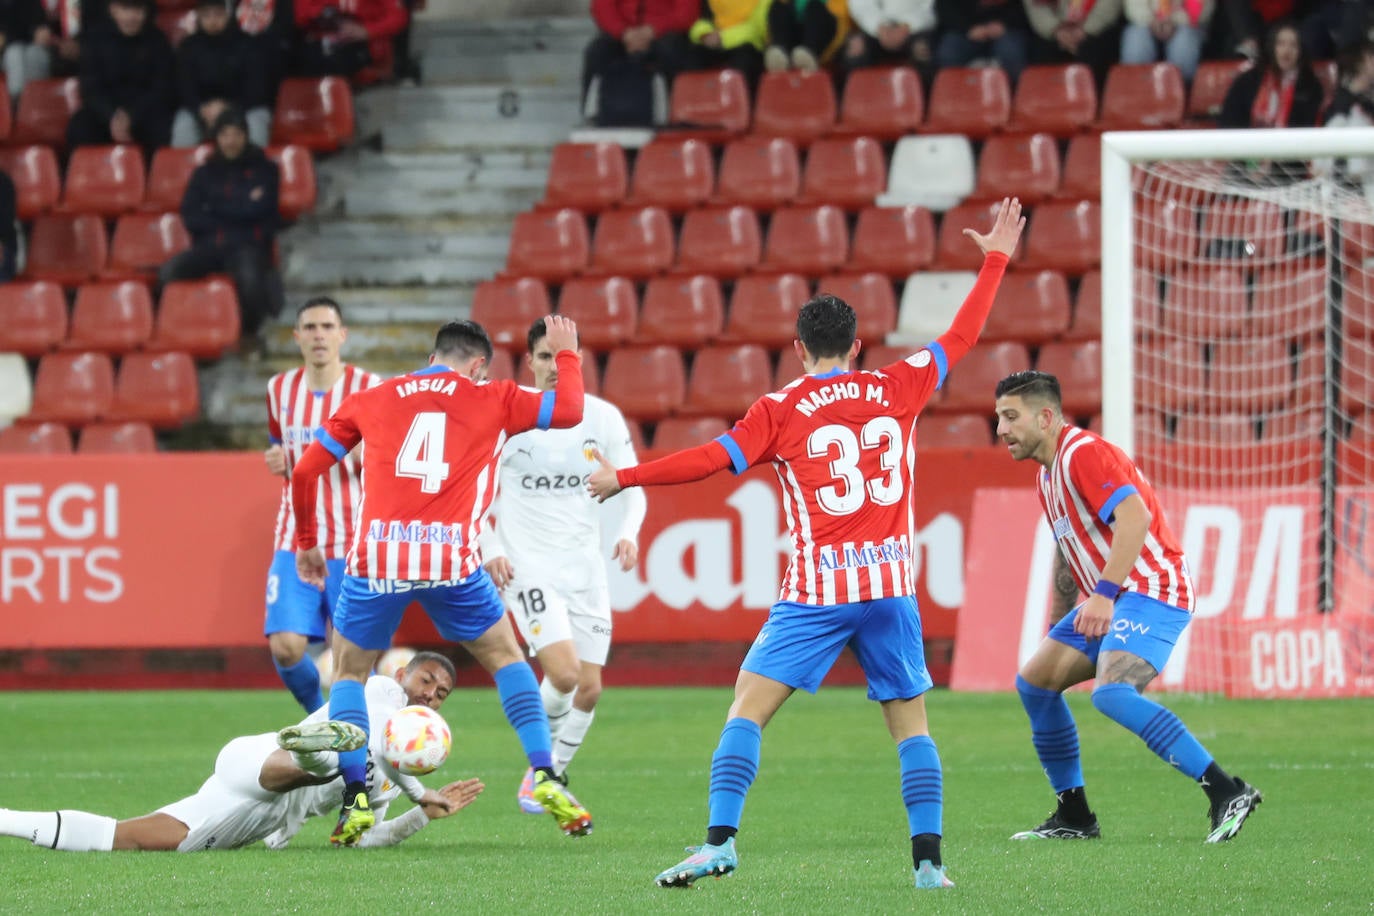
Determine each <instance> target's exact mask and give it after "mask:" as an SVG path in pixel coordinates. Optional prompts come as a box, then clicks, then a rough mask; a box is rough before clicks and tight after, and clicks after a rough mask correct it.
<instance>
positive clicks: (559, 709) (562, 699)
mask: <svg viewBox="0 0 1374 916" xmlns="http://www.w3.org/2000/svg"><path fill="white" fill-rule="evenodd" d="M576 693H577V691H576V690H574V691H573V692H572V693H561V692H559V690H558V688H557V687H555V686H553V684H552V683H551V682H550V681H549V679H548V678H544V680H542V681H540V682H539V696H540V697H541V698H542V699H543V700H544V713H545V714H546V715H547V716H548V717H549V737H550V738H552V739H553V740H554V742H555V743H557V742H558V735H559V733H560V732H561V731H562V730H563V723H564V722H565V721H566V719H567V717H568V710H570V709H572V701H573V696H574V695H575V694H576ZM578 740H579V741H580V740H582V739H580V738H579V739H578Z"/></svg>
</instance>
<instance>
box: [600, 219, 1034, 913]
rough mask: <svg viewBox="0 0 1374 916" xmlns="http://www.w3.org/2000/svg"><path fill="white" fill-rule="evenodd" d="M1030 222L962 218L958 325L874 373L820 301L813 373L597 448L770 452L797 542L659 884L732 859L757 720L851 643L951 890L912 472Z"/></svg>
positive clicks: (702, 466)
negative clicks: (710, 434)
mask: <svg viewBox="0 0 1374 916" xmlns="http://www.w3.org/2000/svg"><path fill="white" fill-rule="evenodd" d="M1024 225H1025V220H1024V219H1023V218H1022V217H1021V204H1020V202H1019V201H1017V200H1015V199H1008V200H1003V201H1002V205H1001V207H1000V208H999V209H998V212H997V216H996V218H995V220H994V223H993V227H992V230H991V231H990V232H989V233H988V234H987V235H982V234H979V233H977V232H975V231H973V230H972V229H965V230H964V233H965V235H967V236H969V238H971V239H972V240H973V241H974V242H975V243H976V244H977V245H978V247H979V248H980V249H981V250H982V251H983V253H984V255H985V258H984V260H983V267H982V270H980V271H979V273H978V279H977V281H976V282H975V283H974V286H973V289H972V291H971V292H970V293H969V295H968V298H967V299H965V300H964V304H963V305H962V306H961V307H960V309H959V312H958V314H957V315H955V318H954V323H953V324H952V325H951V326H950V329H949V330H948V331H946V332H945V333H944V334H942V335H940V337H939V338H938V339H936V340H935V341H934V342H933V343H931V344H929V345H927V346H926V347H924V348H923V349H921V350H918V351H917V352H916V353H914V354H913V355H911V356H909V357H907V358H906V359H904V360H901V361H900V362H895V363H893V364H891V365H889V366H884V367H883V368H882V369H880V370H878V371H872V372H855V371H852V370H851V369H850V368H849V366H850V363H851V362H852V361H853V360H854V358H855V357H856V356H858V354H859V348H860V346H861V345H862V342H861V341H859V340H857V339H856V338H855V326H856V321H855V315H854V310H853V309H852V308H850V307H849V306H848V305H847V304H846V303H844V302H842V301H841V300H839V299H836V298H835V297H834V296H827V295H822V296H817V297H815V298H814V299H812V300H811V301H810V302H808V303H806V305H804V306H803V307H802V310H801V313H800V314H799V315H798V317H797V338H798V339H797V340H796V341H795V342H794V343H793V349H794V350H795V351H796V354H797V356H799V357H800V358H801V361H802V366H803V368H804V369H805V371H806V375H804V376H802V377H801V378H800V379H797V380H796V381H794V382H792V383H791V384H789V385H788V386H786V387H785V388H783V389H782V390H780V391H775V392H772V393H771V394H767V395H764V396H763V397H761V398H759V400H757V401H755V402H754V405H753V406H752V407H750V408H749V411H748V413H746V414H745V416H744V419H742V420H740V421H739V422H738V423H736V424H735V427H734V428H733V429H732V430H730V431H729V432H728V433H725V434H723V435H721V436H719V437H718V438H716V439H714V440H713V441H711V442H708V443H707V444H705V445H702V446H698V447H696V448H690V449H684V450H682V451H679V452H674V453H673V454H671V455H669V456H667V457H665V458H660V459H658V460H657V461H651V462H649V463H647V464H641V465H638V466H636V467H628V468H621V469H619V470H617V469H616V468H615V467H613V466H612V465H611V464H610V463H609V462H606V461H605V460H604V459H603V460H602V461H601V467H600V468H598V469H597V470H596V471H594V472H592V475H591V481H590V484H589V486H590V488H591V490H592V492H593V493H594V494H595V495H596V496H597V497H598V498H600V499H606V498H608V497H610V496H613V495H614V494H616V493H618V492H619V491H620V490H621V489H622V488H624V487H633V486H644V485H648V484H670V483H684V482H686V481H690V480H700V479H701V478H703V477H707V476H709V475H711V474H713V473H715V472H716V471H719V470H723V469H724V468H731V469H732V470H734V471H735V472H736V473H740V472H742V471H744V470H745V469H746V468H748V467H751V466H753V465H755V464H759V463H762V462H765V461H767V462H771V463H772V465H773V468H774V470H775V471H776V472H777V475H778V480H779V482H780V483H781V485H782V488H783V505H784V506H785V507H786V511H787V520H788V526H789V528H790V530H791V535H792V543H793V545H794V553H793V555H792V559H791V562H790V564H789V565H788V568H787V572H786V573H785V575H784V578H783V583H782V591H781V595H780V596H779V600H778V602H777V603H776V604H774V605H773V608H772V611H771V612H770V613H769V615H768V621H767V622H766V623H765V624H764V625H763V629H762V630H760V631H759V635H758V637H757V638H756V639H755V640H754V645H753V647H752V648H750V650H749V654H748V655H747V656H746V657H745V659H744V663H743V664H742V665H741V666H740V673H739V679H738V680H737V681H736V682H735V700H734V703H733V704H732V705H731V706H730V711H729V713H728V716H727V719H726V722H725V728H724V730H723V731H722V732H721V736H720V743H719V744H718V745H717V747H716V751H715V755H714V757H713V758H712V760H711V788H710V816H709V818H708V820H707V824H708V827H707V831H706V841H705V843H704V844H703V845H701V846H699V847H692V855H690V856H688V857H687V858H686V859H684V860H683V861H681V862H679V863H678V864H676V865H674V866H673V867H671V868H668V869H665V870H664V871H662V872H660V873H659V875H658V877H657V878H656V879H655V880H656V881H657V883H658V884H659V885H660V886H662V887H686V886H689V885H691V884H692V882H694V881H696V880H697V879H699V878H702V877H705V876H706V875H723V874H728V873H729V872H732V871H734V870H735V868H736V866H737V865H738V861H739V860H738V856H737V855H736V852H735V833H736V831H737V830H738V828H739V823H740V815H741V813H742V811H743V808H744V799H745V794H746V793H747V792H748V790H749V786H750V784H751V783H753V781H754V777H755V775H756V774H757V772H758V763H759V747H760V744H761V743H762V734H763V728H764V726H766V725H767V724H768V722H769V720H770V719H771V718H772V717H773V714H774V713H776V712H777V711H778V709H779V708H780V707H781V706H782V704H783V702H784V701H785V700H786V699H787V698H788V697H789V696H791V694H792V692H793V691H794V690H796V689H797V688H801V689H803V690H806V691H809V692H813V693H814V692H815V691H816V689H817V688H818V687H819V686H820V683H821V680H822V679H823V678H824V677H825V674H826V672H828V671H829V670H830V667H831V665H833V664H834V663H835V659H836V658H837V657H838V656H839V654H840V650H841V649H843V648H844V647H845V646H846V645H848V646H850V647H851V648H852V649H853V650H854V654H855V656H856V657H857V658H858V661H859V664H860V665H861V666H862V667H863V670H864V674H865V676H866V677H867V679H868V696H869V699H872V700H877V701H878V702H879V703H881V704H882V710H883V718H884V720H885V721H886V723H887V728H888V731H889V733H891V735H892V739H893V741H895V742H896V744H897V758H898V761H899V764H900V769H901V786H902V801H903V803H904V804H905V806H906V812H907V822H908V825H909V827H910V834H911V858H912V863H913V865H914V877H915V882H916V886H917V887H918V888H940V887H951V886H953V882H951V881H950V880H949V879H948V878H947V877H946V876H945V868H944V864H943V862H942V861H941V857H940V836H941V832H942V828H941V819H942V813H943V812H942V808H943V793H942V775H941V770H940V757H939V754H938V753H937V751H936V748H935V742H934V741H932V740H931V738H930V732H929V728H928V726H927V724H926V710H925V698H924V694H925V692H926V691H927V690H929V689H930V687H931V679H930V674H929V673H928V672H927V670H926V665H925V652H924V646H923V644H922V641H921V621H920V617H919V616H918V614H917V610H916V600H915V598H914V592H915V582H914V573H913V569H914V566H913V562H912V556H911V552H912V548H913V546H914V545H913V543H912V534H913V532H912V530H911V529H912V513H911V498H912V489H911V488H912V474H913V471H914V467H915V447H914V440H915V435H916V417H917V414H918V412H919V411H920V409H921V407H922V406H923V405H924V404H925V403H926V401H927V400H928V399H929V398H930V396H931V395H932V394H933V393H934V392H935V390H936V389H937V388H939V387H940V385H941V384H943V383H944V380H945V375H946V373H947V372H948V371H949V368H950V367H951V366H953V365H954V364H955V363H956V362H958V361H959V360H960V359H961V358H962V357H963V356H964V355H965V354H966V353H967V352H968V351H969V349H970V348H971V347H972V346H973V344H974V342H975V341H977V339H978V335H979V333H980V332H981V331H982V329H983V324H984V322H985V321H986V320H987V316H988V312H989V310H990V309H991V308H992V300H993V296H994V295H995V294H996V292H997V287H998V285H999V284H1000V283H1001V280H1002V274H1003V272H1004V271H1005V269H1006V266H1007V259H1008V258H1009V257H1010V256H1011V253H1012V252H1013V251H1014V250H1015V248H1016V243H1017V240H1018V239H1019V238H1020V236H1021V229H1022V227H1023V226H1024Z"/></svg>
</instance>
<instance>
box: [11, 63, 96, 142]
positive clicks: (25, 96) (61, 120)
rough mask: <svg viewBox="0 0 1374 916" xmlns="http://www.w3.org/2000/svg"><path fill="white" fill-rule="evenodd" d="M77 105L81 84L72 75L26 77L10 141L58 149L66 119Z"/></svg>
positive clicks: (65, 126)
mask: <svg viewBox="0 0 1374 916" xmlns="http://www.w3.org/2000/svg"><path fill="white" fill-rule="evenodd" d="M80 107H81V87H80V85H79V84H78V83H77V79H76V77H74V76H71V77H66V78H63V79H48V80H29V81H28V82H27V83H25V84H24V90H23V92H21V93H20V95H19V110H18V111H17V112H16V113H15V117H14V130H13V131H12V132H11V134H10V142H11V143H14V144H16V145H19V144H25V143H36V144H41V145H43V146H51V147H54V148H55V149H62V148H63V147H64V146H66V145H67V121H69V120H71V116H72V115H73V114H74V113H75V112H76V110H77V109H78V108H80Z"/></svg>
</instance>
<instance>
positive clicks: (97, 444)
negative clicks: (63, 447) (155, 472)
mask: <svg viewBox="0 0 1374 916" xmlns="http://www.w3.org/2000/svg"><path fill="white" fill-rule="evenodd" d="M76 451H77V453H78V454H81V455H142V454H147V453H149V452H155V451H157V439H156V437H155V436H154V434H153V428H152V427H151V426H149V425H148V424H147V423H142V422H136V421H129V422H125V423H91V424H89V425H87V426H83V427H82V428H81V432H80V434H78V436H77V443H76Z"/></svg>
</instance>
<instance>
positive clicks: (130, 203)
mask: <svg viewBox="0 0 1374 916" xmlns="http://www.w3.org/2000/svg"><path fill="white" fill-rule="evenodd" d="M145 184H146V176H145V175H144V173H143V151H142V150H141V149H139V148H138V147H137V146H134V145H132V144H124V145H120V146H82V147H79V148H77V149H74V150H72V153H71V158H70V159H68V161H67V180H66V184H65V186H64V187H63V189H62V209H63V210H66V211H69V212H72V213H94V214H96V215H97V216H103V217H105V218H106V219H110V218H112V217H115V216H118V215H119V214H121V213H128V212H129V211H131V210H136V209H137V208H138V206H139V205H140V204H141V203H143V190H144V185H145Z"/></svg>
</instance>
